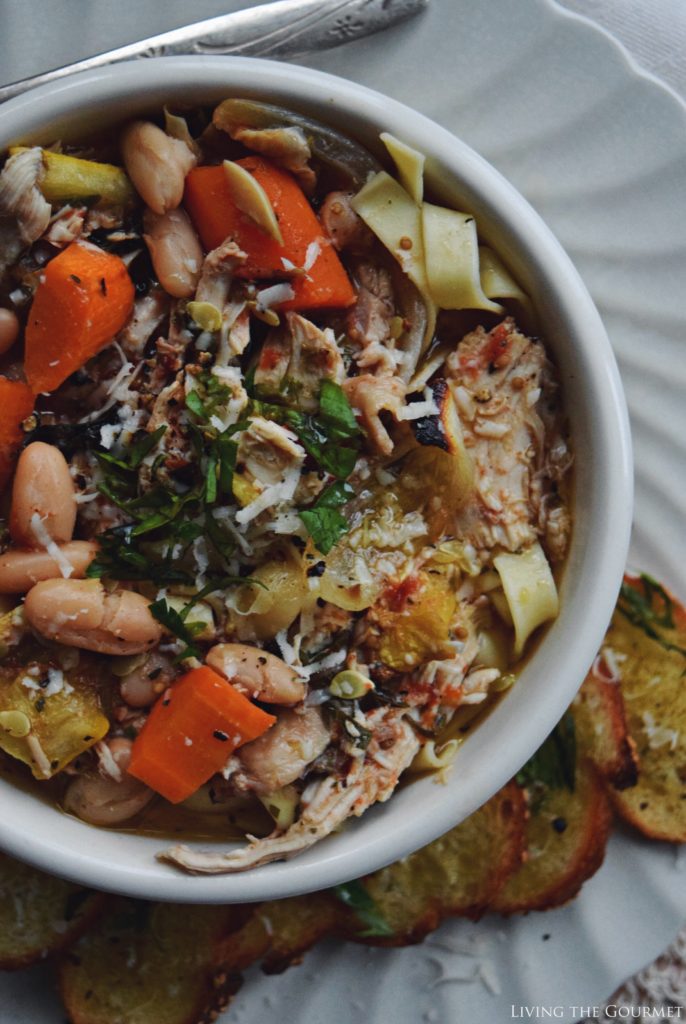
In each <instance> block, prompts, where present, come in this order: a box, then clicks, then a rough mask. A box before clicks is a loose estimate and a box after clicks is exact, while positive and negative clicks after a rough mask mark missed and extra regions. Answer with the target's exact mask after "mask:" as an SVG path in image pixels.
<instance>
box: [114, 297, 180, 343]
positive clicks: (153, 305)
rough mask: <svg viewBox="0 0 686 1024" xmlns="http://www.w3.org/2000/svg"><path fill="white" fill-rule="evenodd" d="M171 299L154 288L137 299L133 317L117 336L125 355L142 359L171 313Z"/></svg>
mask: <svg viewBox="0 0 686 1024" xmlns="http://www.w3.org/2000/svg"><path fill="white" fill-rule="evenodd" d="M169 307H170V299H169V296H168V295H167V293H166V292H165V291H163V290H162V288H152V289H151V290H150V291H149V292H148V293H147V294H146V295H142V296H140V297H139V298H137V299H136V301H135V302H134V305H133V315H132V316H131V318H130V320H129V321H128V323H127V324H126V326H125V327H124V328H123V330H121V331H120V332H119V334H118V335H117V341H118V342H119V344H120V345H121V347H122V348H123V350H124V352H125V354H126V355H127V356H128V357H129V358H131V357H132V356H138V357H140V356H141V355H142V353H143V351H144V349H145V346H146V344H147V342H148V339H149V338H150V337H151V335H152V333H153V331H155V330H156V329H157V328H158V327H160V325H161V324H162V321H163V320H164V318H165V317H166V316H167V315H168V313H169Z"/></svg>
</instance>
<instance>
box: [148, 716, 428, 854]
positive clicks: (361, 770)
mask: <svg viewBox="0 0 686 1024" xmlns="http://www.w3.org/2000/svg"><path fill="white" fill-rule="evenodd" d="M366 725H367V727H368V728H369V731H370V732H371V733H372V736H371V739H370V741H369V745H368V746H367V749H366V750H365V751H363V752H361V754H360V756H358V757H354V758H352V763H351V765H350V768H349V769H348V771H347V773H346V774H345V775H344V776H342V777H337V776H335V775H328V776H326V777H325V778H323V779H321V780H318V781H316V782H314V783H312V784H311V785H310V786H308V787H307V789H306V790H305V791H304V793H303V795H302V799H301V804H300V807H301V813H300V817H299V818H298V820H297V821H296V822H295V824H294V825H291V827H290V828H289V829H287V830H286V831H285V832H283V833H282V834H275V835H271V836H267V838H266V839H253V840H252V841H251V842H250V843H249V845H247V846H245V847H243V849H239V850H231V851H229V852H227V853H209V852H203V851H196V850H191V849H189V848H188V847H186V846H174V847H172V848H171V849H170V850H165V851H164V853H162V854H160V859H162V860H166V861H169V862H171V863H172V864H176V865H178V866H179V867H182V868H185V869H186V870H187V871H190V872H193V873H195V874H229V873H232V872H235V871H247V870H248V869H249V868H256V867H259V866H260V865H261V864H268V863H269V862H270V861H274V860H286V859H288V858H289V857H294V856H296V855H297V854H299V853H302V852H303V850H307V849H308V848H309V847H310V846H313V845H314V844H315V843H318V842H319V841H320V840H321V839H323V838H324V837H325V836H327V835H330V834H331V832H333V831H334V829H336V828H337V827H338V826H339V825H341V824H342V823H343V822H344V821H346V819H347V818H350V817H359V816H360V815H361V814H364V812H365V811H366V810H367V808H368V807H370V806H371V805H372V804H374V803H378V802H382V801H384V800H388V798H389V797H390V796H391V794H392V793H393V791H394V790H395V787H396V786H397V784H398V780H399V778H400V776H401V774H402V773H403V772H404V771H405V769H406V768H407V767H408V766H409V764H410V763H411V761H412V759H413V758H414V756H415V754H416V753H417V751H418V749H419V746H420V740H419V738H418V737H417V734H416V732H415V730H414V729H413V727H412V725H411V724H410V722H409V721H408V719H407V717H406V712H405V709H401V708H376V709H375V710H374V711H372V712H370V713H369V714H368V715H367V716H366Z"/></svg>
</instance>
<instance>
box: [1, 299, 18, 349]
mask: <svg viewBox="0 0 686 1024" xmlns="http://www.w3.org/2000/svg"><path fill="white" fill-rule="evenodd" d="M18 337H19V318H18V317H17V314H16V313H15V312H14V311H13V310H11V309H5V307H4V306H0V356H2V355H4V354H5V352H9V350H10V349H11V348H12V345H14V343H15V341H16V340H17V338H18Z"/></svg>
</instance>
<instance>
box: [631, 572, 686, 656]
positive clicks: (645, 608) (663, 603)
mask: <svg viewBox="0 0 686 1024" xmlns="http://www.w3.org/2000/svg"><path fill="white" fill-rule="evenodd" d="M640 578H641V586H642V588H643V593H641V591H640V590H638V589H637V588H636V587H635V586H632V585H631V584H629V583H622V586H621V589H620V592H619V600H618V601H617V611H619V612H621V614H622V615H624V616H625V617H626V618H627V619H628V620H629V622H630V623H631V624H632V625H634V626H638V628H639V629H642V630H643V632H644V633H645V634H646V636H649V637H650V638H651V640H655V641H657V643H658V644H660V646H661V647H664V649H665V650H666V651H678V652H679V653H680V654H683V655H684V656H686V649H685V648H683V647H680V646H679V645H678V644H675V643H672V641H671V640H668V639H667V637H665V636H664V635H663V634H662V633H661V632H660V630H663V629H668V630H669V629H675V628H676V626H675V624H674V602H673V601H672V599H671V597H670V596H669V594H668V593H667V591H666V590H665V588H664V587H663V586H662V585H661V584H660V583H658V582H657V580H655V579H653V577H652V576H649V575H648V574H647V573H641V577H640Z"/></svg>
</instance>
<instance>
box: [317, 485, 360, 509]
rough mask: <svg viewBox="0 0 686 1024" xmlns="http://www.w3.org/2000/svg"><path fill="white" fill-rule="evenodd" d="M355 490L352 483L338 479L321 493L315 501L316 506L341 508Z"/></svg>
mask: <svg viewBox="0 0 686 1024" xmlns="http://www.w3.org/2000/svg"><path fill="white" fill-rule="evenodd" d="M354 494H355V491H354V489H353V488H352V487H351V486H350V484H347V483H345V482H344V481H343V480H337V481H336V483H335V484H331V485H330V486H329V487H327V488H326V490H325V491H322V493H321V494H320V495H319V497H318V498H317V500H316V502H315V508H340V506H341V505H345V503H346V502H347V501H350V499H351V498H352V497H353V496H354Z"/></svg>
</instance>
